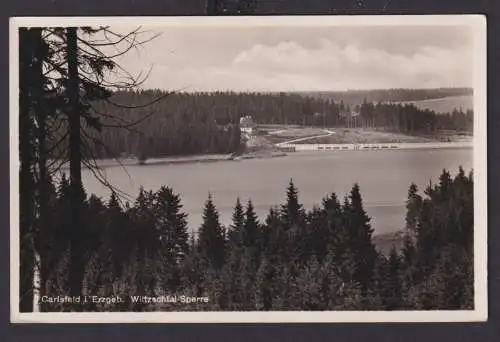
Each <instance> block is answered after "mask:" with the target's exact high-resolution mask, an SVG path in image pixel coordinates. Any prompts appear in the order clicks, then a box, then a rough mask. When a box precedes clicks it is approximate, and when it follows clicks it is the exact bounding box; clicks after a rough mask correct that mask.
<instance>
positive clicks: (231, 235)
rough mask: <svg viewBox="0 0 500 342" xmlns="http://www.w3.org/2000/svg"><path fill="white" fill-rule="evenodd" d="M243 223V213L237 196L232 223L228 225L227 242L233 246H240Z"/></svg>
mask: <svg viewBox="0 0 500 342" xmlns="http://www.w3.org/2000/svg"><path fill="white" fill-rule="evenodd" d="M244 225H245V213H244V211H243V206H242V205H241V202H240V199H239V197H238V198H237V199H236V205H235V206H234V211H233V223H232V225H231V226H230V227H229V231H228V242H229V243H230V244H231V245H234V246H241V244H242V234H243V233H242V232H243V229H244Z"/></svg>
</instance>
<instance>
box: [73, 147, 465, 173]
mask: <svg viewBox="0 0 500 342" xmlns="http://www.w3.org/2000/svg"><path fill="white" fill-rule="evenodd" d="M277 147H278V148H279V149H281V151H272V152H271V151H266V152H249V153H243V154H239V155H235V154H205V155H191V156H189V155H188V156H177V157H163V158H161V157H160V158H151V159H147V160H146V161H144V162H142V163H141V162H140V161H139V160H137V159H135V158H123V159H100V160H97V165H98V166H99V167H101V168H110V167H121V166H152V165H173V164H192V163H215V162H223V161H225V162H228V161H234V162H237V161H242V160H250V159H269V158H279V157H286V156H290V155H292V156H293V154H294V153H296V152H315V153H321V152H342V151H387V150H391V151H395V150H415V149H463V148H472V147H473V144H472V142H446V143H396V144H386V143H384V144H377V143H372V144H286V145H284V144H280V145H279V146H277ZM68 167H69V166H68V165H64V166H63V169H66V168H68ZM83 169H88V167H86V166H84V167H83Z"/></svg>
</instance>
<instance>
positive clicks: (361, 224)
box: [344, 184, 377, 292]
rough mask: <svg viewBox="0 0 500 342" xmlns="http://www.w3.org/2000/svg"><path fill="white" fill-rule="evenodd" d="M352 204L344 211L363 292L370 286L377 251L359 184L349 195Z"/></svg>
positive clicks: (350, 244)
mask: <svg viewBox="0 0 500 342" xmlns="http://www.w3.org/2000/svg"><path fill="white" fill-rule="evenodd" d="M349 199H350V206H349V207H348V208H347V209H348V210H347V211H345V212H344V214H345V215H346V218H347V221H346V223H347V225H348V226H347V227H346V229H347V230H348V232H347V235H348V241H349V249H350V251H351V253H352V255H353V257H354V263H355V270H354V280H355V281H357V282H358V283H359V284H360V285H361V289H362V291H363V292H366V290H368V288H369V287H370V284H371V281H372V276H373V270H374V266H375V260H376V258H377V252H376V250H375V246H374V245H373V242H372V233H373V229H372V227H371V225H370V218H369V217H368V215H367V214H366V211H365V210H364V208H363V202H362V198H361V193H360V189H359V185H358V184H354V186H353V187H352V189H351V193H350V196H349Z"/></svg>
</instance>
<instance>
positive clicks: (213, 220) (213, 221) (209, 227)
mask: <svg viewBox="0 0 500 342" xmlns="http://www.w3.org/2000/svg"><path fill="white" fill-rule="evenodd" d="M198 234H199V240H198V248H199V251H200V254H201V255H202V256H203V257H204V258H205V259H206V260H207V261H208V263H209V264H210V265H212V266H213V267H215V268H220V267H222V265H223V263H224V256H225V247H226V246H225V245H226V241H225V234H224V229H223V227H222V226H221V224H220V221H219V213H218V212H217V209H216V208H215V205H214V203H213V200H212V195H209V196H208V200H207V201H206V203H205V208H204V209H203V223H202V225H201V227H200V229H199V232H198Z"/></svg>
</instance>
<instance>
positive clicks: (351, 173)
mask: <svg viewBox="0 0 500 342" xmlns="http://www.w3.org/2000/svg"><path fill="white" fill-rule="evenodd" d="M472 154H473V149H471V148H465V149H429V150H399V151H398V150H392V151H387V150H386V151H383V150H379V151H342V152H331V153H330V152H296V153H290V154H289V155H288V156H285V157H279V158H269V159H249V160H239V161H218V162H212V163H184V164H157V165H132V166H126V167H125V169H124V168H123V167H120V166H116V167H107V168H106V169H105V170H104V173H105V175H106V177H107V179H108V180H109V182H110V183H111V184H113V185H114V186H115V187H117V188H119V189H120V190H122V191H124V192H126V193H127V194H129V195H130V196H132V197H131V198H132V201H133V200H134V199H135V197H136V196H137V194H138V191H139V188H140V186H141V185H142V186H143V187H144V189H145V190H153V191H154V190H157V189H158V188H159V187H160V186H162V185H166V186H169V187H171V188H173V190H174V191H175V192H176V193H178V194H180V196H181V200H182V205H183V211H184V212H185V213H186V214H188V223H189V227H190V229H197V228H198V227H199V225H200V223H201V220H202V213H203V205H204V203H205V201H206V200H207V197H208V194H209V193H211V194H212V196H213V199H214V203H215V205H216V206H217V209H218V210H219V213H220V216H221V221H222V223H224V224H226V225H228V224H230V223H231V215H232V210H233V207H234V205H235V202H236V198H237V197H240V199H241V200H242V201H243V202H246V201H247V200H248V199H251V200H252V202H253V204H254V206H255V209H256V212H257V214H258V215H259V218H260V219H261V220H264V219H265V216H266V214H267V212H268V211H269V208H270V207H271V206H273V205H278V204H281V203H283V202H284V200H285V191H286V187H287V185H288V182H289V181H290V179H293V181H294V183H295V185H296V186H297V187H298V190H299V200H300V202H301V203H302V204H303V205H304V206H305V207H306V208H308V209H309V208H312V206H313V205H315V204H320V203H321V199H322V198H323V197H324V196H325V195H327V194H328V193H329V192H332V191H333V192H335V193H336V194H337V195H338V196H339V197H340V198H343V196H344V195H345V194H346V193H348V192H349V190H350V189H351V187H352V185H353V184H354V183H355V182H357V183H359V185H360V189H361V194H362V196H363V201H364V206H365V209H366V211H367V212H368V215H369V216H370V217H371V218H372V221H371V223H372V226H373V227H374V229H375V233H377V234H381V233H388V232H393V231H396V230H398V229H401V228H402V227H403V226H404V216H405V212H406V209H405V200H406V197H407V192H408V187H409V186H410V184H411V182H414V183H416V184H417V185H418V187H419V189H420V190H421V192H423V190H424V188H425V187H426V186H427V185H428V184H429V182H430V181H431V180H432V181H433V182H436V181H437V179H438V177H439V175H440V173H441V171H442V170H443V169H447V170H449V171H450V172H451V173H452V175H454V174H456V172H457V171H458V167H459V166H460V165H462V166H463V168H464V169H465V171H466V172H467V173H468V172H469V171H470V170H471V169H472V166H473V159H472ZM83 177H84V184H85V187H86V191H87V193H89V194H91V193H93V194H96V195H97V196H99V197H102V198H103V199H105V200H107V198H108V197H109V193H110V191H109V190H108V189H107V188H106V187H104V186H103V185H102V184H101V183H100V182H99V181H98V180H96V179H95V178H94V176H93V175H92V174H91V173H90V172H89V171H88V170H85V171H84V173H83Z"/></svg>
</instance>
